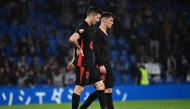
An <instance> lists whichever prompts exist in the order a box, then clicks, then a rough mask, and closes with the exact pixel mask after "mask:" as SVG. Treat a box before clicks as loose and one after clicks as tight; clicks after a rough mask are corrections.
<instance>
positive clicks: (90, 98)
mask: <svg viewBox="0 0 190 109" xmlns="http://www.w3.org/2000/svg"><path fill="white" fill-rule="evenodd" d="M96 99H97V92H96V91H94V92H93V93H91V94H90V95H89V96H88V98H87V99H86V100H85V101H84V103H83V104H82V105H81V106H80V109H87V108H88V107H89V106H90V105H91V103H92V102H93V101H94V100H96Z"/></svg>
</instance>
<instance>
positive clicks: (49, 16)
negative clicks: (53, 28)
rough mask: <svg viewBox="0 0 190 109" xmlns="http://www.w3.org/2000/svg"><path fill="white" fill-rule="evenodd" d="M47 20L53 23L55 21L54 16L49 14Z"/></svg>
mask: <svg viewBox="0 0 190 109" xmlns="http://www.w3.org/2000/svg"><path fill="white" fill-rule="evenodd" d="M46 19H47V21H48V22H51V21H52V19H53V15H52V14H47V15H46Z"/></svg>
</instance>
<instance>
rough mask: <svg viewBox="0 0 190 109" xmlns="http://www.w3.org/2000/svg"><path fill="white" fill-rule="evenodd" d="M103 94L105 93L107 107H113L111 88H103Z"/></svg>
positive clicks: (111, 108) (110, 108) (112, 108)
mask: <svg viewBox="0 0 190 109" xmlns="http://www.w3.org/2000/svg"><path fill="white" fill-rule="evenodd" d="M105 94H106V100H107V107H108V109H114V106H113V99H112V88H107V89H106V90H105Z"/></svg>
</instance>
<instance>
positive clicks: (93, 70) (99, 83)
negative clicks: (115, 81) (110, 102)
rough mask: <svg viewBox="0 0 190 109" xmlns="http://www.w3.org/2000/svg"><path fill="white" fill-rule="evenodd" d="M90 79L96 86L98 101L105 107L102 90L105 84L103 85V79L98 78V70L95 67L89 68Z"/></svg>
mask: <svg viewBox="0 0 190 109" xmlns="http://www.w3.org/2000/svg"><path fill="white" fill-rule="evenodd" d="M90 79H91V81H92V83H94V85H95V87H96V93H97V98H98V100H99V102H100V106H101V108H102V109H107V103H106V96H105V92H104V91H105V86H104V83H103V81H102V80H101V78H100V73H99V71H98V70H97V69H96V68H95V67H94V68H91V73H90Z"/></svg>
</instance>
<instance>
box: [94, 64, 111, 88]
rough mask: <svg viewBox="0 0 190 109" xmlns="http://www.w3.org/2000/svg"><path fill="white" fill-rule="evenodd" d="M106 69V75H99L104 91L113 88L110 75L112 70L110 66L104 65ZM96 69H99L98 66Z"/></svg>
mask: <svg viewBox="0 0 190 109" xmlns="http://www.w3.org/2000/svg"><path fill="white" fill-rule="evenodd" d="M104 66H105V68H106V74H100V75H101V79H102V81H103V82H104V85H105V89H107V88H113V87H114V79H113V74H112V68H111V65H109V64H108V65H104ZM96 68H97V69H99V67H98V66H96Z"/></svg>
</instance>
